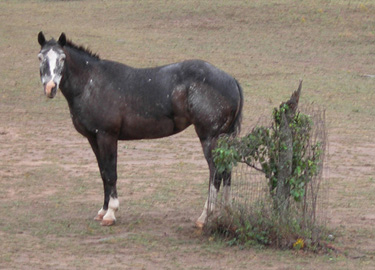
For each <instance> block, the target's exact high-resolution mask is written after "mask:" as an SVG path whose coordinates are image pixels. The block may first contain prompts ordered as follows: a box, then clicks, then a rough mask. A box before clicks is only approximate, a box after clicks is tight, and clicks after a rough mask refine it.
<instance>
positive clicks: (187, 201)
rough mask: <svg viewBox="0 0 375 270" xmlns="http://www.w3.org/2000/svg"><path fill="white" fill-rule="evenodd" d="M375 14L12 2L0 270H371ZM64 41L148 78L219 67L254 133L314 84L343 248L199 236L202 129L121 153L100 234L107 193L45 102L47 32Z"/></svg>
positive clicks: (204, 178) (364, 8) (85, 151)
mask: <svg viewBox="0 0 375 270" xmlns="http://www.w3.org/2000/svg"><path fill="white" fill-rule="evenodd" d="M374 14H375V3H374V2H373V1H370V0H368V1H365V0H364V1H356V0H352V1H340V0H331V1H327V0H314V1H294V0H279V1H277V0H272V1H261V0H255V1H226V0H219V1H212V2H211V1H194V0H187V1H182V0H178V1H167V0H166V1H42V0H39V1H1V2H0V25H1V26H0V63H1V65H0V123H1V124H0V190H1V193H0V216H1V219H0V250H1V252H0V268H1V269H119V268H120V269H374V267H375V266H374V265H375V264H374V257H375V244H374V242H375V162H374V160H375V137H374V134H375V125H374V119H375V106H374V105H375V94H374V92H375V76H374V75H375V16H374ZM40 30H43V31H44V33H45V34H46V36H47V37H55V38H57V37H58V36H59V35H60V33H61V32H65V33H66V34H67V36H68V38H70V39H72V40H73V41H74V42H75V43H77V44H82V45H85V46H89V47H90V48H91V49H92V50H93V51H94V52H98V53H99V54H100V56H101V57H102V58H104V59H111V60H116V61H120V62H124V63H127V64H128V65H132V66H137V67H146V66H155V65H162V64H167V63H170V62H176V61H180V60H184V59H189V58H200V59H204V60H207V61H209V62H211V63H213V64H214V65H216V66H218V67H220V68H221V69H223V70H225V71H227V72H228V73H230V74H232V75H233V76H234V77H236V78H237V79H238V80H239V81H240V83H241V84H242V86H243V88H244V94H245V100H246V101H245V107H244V119H243V126H244V128H243V129H244V130H246V129H247V128H249V127H250V126H251V125H252V124H254V123H255V122H256V121H257V120H258V118H259V117H261V116H264V115H269V113H270V111H271V110H272V108H273V107H275V106H277V105H278V104H279V102H280V101H282V100H285V99H286V98H287V97H289V96H290V94H291V92H292V90H295V89H296V87H297V85H298V80H299V79H301V78H302V79H303V80H304V86H303V91H302V100H301V102H302V103H305V104H307V103H310V102H315V103H317V104H319V105H321V106H324V107H325V108H326V110H327V120H328V126H329V139H330V147H329V148H330V149H329V152H330V156H329V162H328V164H327V165H328V166H327V170H328V171H327V172H328V177H329V181H330V193H329V194H330V195H329V196H330V198H329V201H330V209H329V213H330V215H329V221H328V225H329V227H331V228H332V229H333V231H334V234H335V241H334V245H335V247H336V248H337V250H339V251H340V252H338V253H335V252H332V253H331V254H326V255H313V254H303V253H295V252H293V251H277V250H258V249H250V250H240V249H239V248H236V247H232V248H230V247H227V246H226V245H225V243H220V242H215V241H210V239H207V238H205V237H203V236H201V235H200V234H199V232H197V231H196V230H195V229H194V228H193V224H194V221H195V219H196V218H197V217H198V215H199V214H200V212H201V210H202V207H203V204H204V201H205V199H206V193H207V182H208V169H207V166H206V163H205V160H204V158H203V154H202V153H201V149H200V144H199V141H198V139H197V138H196V136H195V133H194V130H193V129H192V128H189V129H188V130H186V131H185V132H183V133H182V134H179V135H177V136H174V137H170V138H165V139H161V140H154V141H134V142H133V141H132V142H122V143H120V147H119V168H118V171H119V181H118V192H119V196H120V202H121V208H120V211H119V212H118V214H117V216H118V223H117V225H116V226H114V227H111V228H102V227H100V226H99V224H98V223H96V222H94V221H93V220H92V218H93V217H94V215H95V213H96V212H97V210H98V209H99V208H100V206H101V204H102V183H101V179H100V177H99V173H98V169H97V165H96V161H95V157H94V155H93V153H92V152H91V149H90V147H89V145H88V143H87V141H86V140H85V139H84V138H83V137H81V136H80V135H79V134H78V133H77V132H76V131H75V130H74V128H73V126H72V124H71V121H70V117H69V111H68V106H67V103H66V101H65V99H64V98H63V96H62V95H61V94H58V96H57V97H56V98H55V99H54V100H47V99H46V98H45V97H44V96H43V91H42V87H41V84H40V82H39V71H38V60H37V53H38V51H39V45H38V43H37V34H38V32H39V31H40Z"/></svg>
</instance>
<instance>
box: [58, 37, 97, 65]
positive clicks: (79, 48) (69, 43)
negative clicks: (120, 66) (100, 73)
mask: <svg viewBox="0 0 375 270" xmlns="http://www.w3.org/2000/svg"><path fill="white" fill-rule="evenodd" d="M65 46H67V47H69V48H72V49H75V50H77V51H79V52H82V53H84V54H86V55H87V56H90V57H93V58H96V59H97V60H100V57H99V55H98V54H97V53H93V52H92V51H91V50H90V49H89V48H87V47H83V46H79V45H76V44H74V43H73V42H72V41H71V40H67V41H66V44H65Z"/></svg>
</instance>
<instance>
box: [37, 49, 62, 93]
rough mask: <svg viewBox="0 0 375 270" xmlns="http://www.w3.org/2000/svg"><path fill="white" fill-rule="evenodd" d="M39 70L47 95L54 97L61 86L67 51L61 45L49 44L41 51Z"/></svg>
mask: <svg viewBox="0 0 375 270" xmlns="http://www.w3.org/2000/svg"><path fill="white" fill-rule="evenodd" d="M38 58H39V70H40V79H41V81H42V84H43V87H44V93H45V94H46V96H47V97H49V98H53V97H54V96H55V95H56V91H57V89H58V88H59V85H60V81H61V78H62V72H63V70H64V64H65V58H66V56H65V53H64V51H63V50H62V49H61V48H60V46H58V45H56V46H52V47H50V46H48V47H47V48H45V49H43V48H42V50H41V51H40V53H39V54H38Z"/></svg>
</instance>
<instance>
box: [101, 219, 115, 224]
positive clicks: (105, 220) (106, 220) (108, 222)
mask: <svg viewBox="0 0 375 270" xmlns="http://www.w3.org/2000/svg"><path fill="white" fill-rule="evenodd" d="M114 224H115V220H111V219H103V220H102V222H100V225H102V226H112V225H114Z"/></svg>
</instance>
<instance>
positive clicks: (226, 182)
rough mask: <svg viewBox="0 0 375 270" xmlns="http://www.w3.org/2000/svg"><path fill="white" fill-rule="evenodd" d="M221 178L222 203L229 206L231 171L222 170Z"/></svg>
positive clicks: (230, 200) (230, 198) (230, 201)
mask: <svg viewBox="0 0 375 270" xmlns="http://www.w3.org/2000/svg"><path fill="white" fill-rule="evenodd" d="M222 179H223V199H224V205H225V206H230V205H231V203H232V193H231V180H232V173H231V172H224V173H223V174H222Z"/></svg>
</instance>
